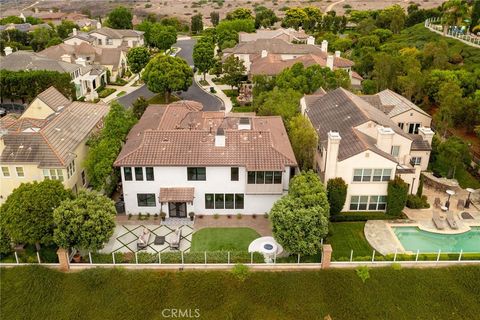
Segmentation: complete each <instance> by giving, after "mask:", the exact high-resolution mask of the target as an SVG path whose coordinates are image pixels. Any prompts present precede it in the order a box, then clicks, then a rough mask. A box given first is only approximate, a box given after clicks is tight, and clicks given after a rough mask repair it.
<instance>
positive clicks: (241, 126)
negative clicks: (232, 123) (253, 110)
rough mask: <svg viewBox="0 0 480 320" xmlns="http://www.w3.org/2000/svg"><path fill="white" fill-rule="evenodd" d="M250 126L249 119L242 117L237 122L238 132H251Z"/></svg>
mask: <svg viewBox="0 0 480 320" xmlns="http://www.w3.org/2000/svg"><path fill="white" fill-rule="evenodd" d="M251 129H252V124H251V122H250V118H245V117H242V118H240V120H239V121H238V130H251Z"/></svg>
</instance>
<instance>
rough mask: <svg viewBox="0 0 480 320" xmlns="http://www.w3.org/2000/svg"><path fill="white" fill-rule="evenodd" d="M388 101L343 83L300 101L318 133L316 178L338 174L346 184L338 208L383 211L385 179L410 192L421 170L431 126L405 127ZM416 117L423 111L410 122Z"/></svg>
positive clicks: (429, 145)
mask: <svg viewBox="0 0 480 320" xmlns="http://www.w3.org/2000/svg"><path fill="white" fill-rule="evenodd" d="M378 96H381V97H385V96H390V97H392V99H390V100H384V101H388V103H393V102H396V101H397V102H398V101H402V99H398V100H397V99H396V98H398V97H397V94H395V93H393V92H392V91H387V92H381V93H379V94H378ZM367 99H370V98H367ZM389 106H390V107H388V108H386V105H383V104H382V103H380V104H377V105H375V106H374V105H372V104H370V103H368V102H367V101H365V100H364V99H362V97H359V96H356V95H355V94H353V93H351V92H349V91H347V90H345V89H343V88H338V89H336V90H333V91H330V92H328V93H325V92H319V93H318V94H314V95H310V96H305V97H304V98H302V100H301V109H302V113H303V114H305V115H306V116H307V117H308V119H309V120H310V122H311V123H312V125H313V126H314V128H315V130H316V131H317V134H318V136H319V145H318V148H317V153H316V156H315V163H316V170H317V172H318V173H319V175H320V177H321V179H322V181H323V182H324V183H327V181H328V180H329V179H332V178H336V177H341V178H342V179H343V180H344V181H345V182H346V183H347V184H348V191H347V200H346V203H345V206H344V209H343V211H377V210H378V211H383V210H385V208H386V196H387V185H388V181H389V180H391V179H393V178H394V177H395V176H396V175H398V176H400V177H401V178H402V179H403V180H404V181H405V182H407V183H408V184H409V192H410V193H415V192H416V191H417V189H418V184H419V178H420V172H421V171H422V170H426V169H427V166H428V161H429V158H430V151H431V143H432V138H433V135H434V133H433V131H432V130H431V129H430V128H429V127H426V126H420V127H419V128H418V132H417V133H418V134H409V133H408V132H405V130H404V128H401V127H400V126H399V125H398V124H397V123H396V122H394V121H393V120H392V118H395V117H396V115H395V114H393V115H392V118H390V116H389V113H390V112H391V111H392V110H393V109H395V108H400V107H399V106H397V105H394V104H391V105H389ZM415 107H416V106H415ZM412 108H413V107H412ZM416 108H418V107H416ZM416 108H413V109H416ZM417 111H418V110H417ZM405 112H408V111H407V110H405ZM412 112H413V111H412ZM418 112H419V111H418ZM419 113H420V112H419ZM413 114H414V115H415V113H413ZM412 117H414V116H412ZM422 119H423V114H422V115H421V116H419V118H418V120H413V119H412V120H411V121H422Z"/></svg>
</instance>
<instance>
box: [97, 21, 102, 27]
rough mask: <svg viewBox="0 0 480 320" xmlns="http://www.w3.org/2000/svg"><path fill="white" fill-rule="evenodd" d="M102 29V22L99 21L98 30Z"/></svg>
mask: <svg viewBox="0 0 480 320" xmlns="http://www.w3.org/2000/svg"><path fill="white" fill-rule="evenodd" d="M101 27H102V23H101V22H100V21H97V29H100V28H101Z"/></svg>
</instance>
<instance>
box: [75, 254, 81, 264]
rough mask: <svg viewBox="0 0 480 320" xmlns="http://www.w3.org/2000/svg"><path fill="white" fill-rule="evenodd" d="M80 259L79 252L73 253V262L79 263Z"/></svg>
mask: <svg viewBox="0 0 480 320" xmlns="http://www.w3.org/2000/svg"><path fill="white" fill-rule="evenodd" d="M81 261H82V256H81V255H80V253H79V252H77V253H75V254H74V255H73V262H75V263H80V262H81Z"/></svg>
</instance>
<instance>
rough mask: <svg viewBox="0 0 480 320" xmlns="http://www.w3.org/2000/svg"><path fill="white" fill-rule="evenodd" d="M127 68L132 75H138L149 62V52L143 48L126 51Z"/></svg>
mask: <svg viewBox="0 0 480 320" xmlns="http://www.w3.org/2000/svg"><path fill="white" fill-rule="evenodd" d="M127 61H128V67H129V68H130V70H131V71H132V72H133V73H140V71H142V69H143V68H145V66H146V65H147V63H148V61H150V52H149V51H148V49H147V48H145V47H136V48H131V49H130V50H128V53H127Z"/></svg>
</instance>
